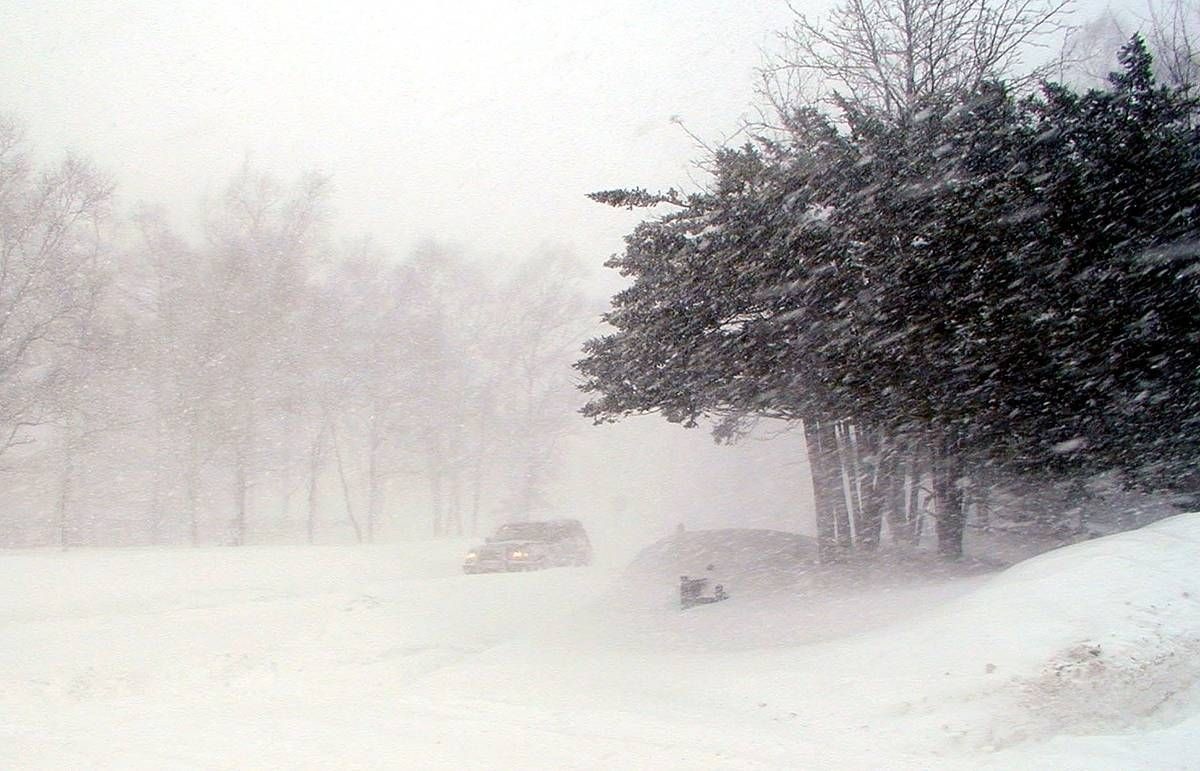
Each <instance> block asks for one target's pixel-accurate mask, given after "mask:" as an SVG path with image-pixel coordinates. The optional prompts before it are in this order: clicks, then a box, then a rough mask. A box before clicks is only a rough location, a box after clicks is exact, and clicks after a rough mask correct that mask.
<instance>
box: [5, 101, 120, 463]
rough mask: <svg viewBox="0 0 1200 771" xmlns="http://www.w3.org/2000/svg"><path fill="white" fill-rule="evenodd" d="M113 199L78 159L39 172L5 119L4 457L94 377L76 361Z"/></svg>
mask: <svg viewBox="0 0 1200 771" xmlns="http://www.w3.org/2000/svg"><path fill="white" fill-rule="evenodd" d="M111 195H112V186H111V185H110V183H109V182H108V181H107V180H105V179H104V178H103V177H102V176H101V175H100V174H98V173H97V172H96V171H95V170H94V169H93V168H92V167H91V165H90V164H88V163H87V162H86V161H82V160H80V159H77V158H68V159H66V160H65V161H63V162H62V163H61V164H60V165H59V166H57V167H56V168H52V169H47V170H45V171H41V172H35V171H34V170H33V168H32V167H31V164H30V163H29V161H28V159H27V157H26V155H25V152H24V147H23V142H22V136H21V131H20V129H19V128H18V126H17V125H16V123H15V122H14V121H12V120H10V119H7V118H0V454H2V453H3V452H5V451H6V450H8V449H10V448H11V447H13V446H14V445H15V444H19V443H22V442H24V441H26V440H27V436H26V434H25V433H24V429H27V428H30V427H32V426H35V425H39V424H42V423H45V422H47V421H48V420H50V419H52V418H53V417H54V416H55V406H56V404H57V402H58V401H59V398H60V396H61V395H62V394H63V393H65V392H66V391H68V390H70V389H71V388H72V387H73V381H74V379H75V378H77V377H79V376H82V375H84V374H85V373H82V372H81V370H80V369H79V368H77V367H75V366H73V361H74V358H75V351H76V350H77V348H78V345H79V340H80V339H81V337H83V336H85V332H86V327H87V325H88V323H89V321H90V319H91V318H92V314H93V311H94V309H95V307H96V303H97V298H98V296H99V293H100V291H101V288H102V287H103V285H104V283H105V281H106V271H105V269H104V265H103V264H102V263H103V259H104V250H105V238H104V233H103V231H104V226H105V223H106V221H107V219H108V214H109V205H110V200H111Z"/></svg>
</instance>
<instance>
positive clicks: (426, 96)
mask: <svg viewBox="0 0 1200 771" xmlns="http://www.w3.org/2000/svg"><path fill="white" fill-rule="evenodd" d="M2 7H4V8H5V11H4V13H3V17H4V29H5V44H4V46H3V53H2V54H0V56H2V57H3V67H2V69H0V107H2V108H3V109H5V110H8V111H10V112H13V113H15V114H16V115H17V116H18V118H19V119H20V120H22V121H23V122H24V124H25V125H26V126H27V128H28V130H29V135H30V138H31V139H32V140H33V141H34V142H35V143H36V145H37V146H38V148H39V150H40V151H42V152H43V153H45V154H46V155H50V154H53V153H58V152H60V151H61V150H63V149H67V148H70V149H73V150H76V151H78V152H80V153H83V154H85V155H88V156H91V157H92V158H94V159H95V160H97V161H98V162H99V163H100V164H101V165H102V166H103V167H104V168H106V169H107V170H109V171H110V172H111V173H112V174H113V175H114V176H115V178H116V179H117V180H118V182H119V185H120V191H121V194H122V200H123V203H124V204H127V205H128V204H131V203H133V202H135V201H137V200H139V199H147V200H150V201H154V202H158V203H162V204H164V205H166V206H168V208H169V209H170V210H171V211H172V212H173V213H174V214H175V215H176V216H177V217H178V218H180V219H183V220H188V219H194V218H195V213H196V208H197V204H196V201H197V199H199V198H200V197H201V196H202V195H204V194H205V193H208V194H213V193H216V192H219V190H220V189H221V186H222V185H223V184H224V181H225V180H226V179H228V177H229V176H230V174H232V172H233V171H234V170H235V169H236V168H237V166H238V165H239V164H240V163H241V162H242V160H243V158H245V157H249V158H250V159H251V161H252V162H253V163H254V164H255V165H257V166H260V167H263V168H266V169H268V170H270V171H272V172H274V173H276V174H278V175H280V176H288V177H290V176H293V175H295V174H296V173H298V172H299V171H301V170H303V169H319V170H321V171H324V172H326V173H328V174H330V175H331V176H332V177H333V180H334V185H335V188H336V190H337V193H336V197H335V208H336V212H337V221H338V223H339V224H340V225H341V230H342V232H344V233H346V234H351V233H357V232H370V233H372V234H373V235H374V236H375V237H376V238H377V239H378V240H379V241H380V242H381V243H382V244H384V245H385V246H387V247H388V248H390V249H391V250H392V251H393V252H395V253H397V254H401V255H402V254H404V253H406V252H407V251H408V250H410V249H411V247H412V246H413V244H414V243H416V242H417V241H419V240H421V239H423V238H426V237H435V238H438V239H441V240H447V241H451V242H456V243H459V244H461V245H463V246H464V247H466V248H467V249H469V250H470V251H471V252H473V253H475V254H478V255H480V256H493V255H504V256H507V257H515V256H519V255H520V254H521V253H523V252H527V251H528V250H531V249H535V248H537V247H538V246H539V245H540V244H543V243H556V244H562V245H566V246H569V247H571V248H573V249H574V250H575V251H576V252H577V253H579V254H580V256H588V255H595V256H596V258H595V259H596V261H597V262H598V261H599V260H600V259H603V257H604V256H606V255H607V254H609V253H611V252H613V251H615V250H617V249H618V248H619V247H620V236H621V235H622V234H623V233H624V232H625V231H626V230H628V228H629V226H630V224H631V223H632V222H633V221H634V215H628V214H624V215H623V214H622V213H620V212H616V211H614V210H608V209H604V208H602V207H600V206H598V205H597V204H593V203H591V202H590V201H588V200H587V199H585V198H584V194H585V193H587V192H589V191H591V190H594V189H599V188H606V187H617V186H623V185H634V184H637V185H645V186H648V187H657V186H669V185H686V184H688V181H689V180H688V175H689V172H690V167H689V159H691V158H694V157H696V155H697V153H696V150H695V146H694V143H693V142H692V140H690V139H689V138H688V137H687V136H686V135H685V134H684V133H683V131H682V130H681V129H680V128H679V127H678V126H676V125H673V124H672V123H671V121H670V119H671V116H673V115H678V116H680V117H681V118H683V119H684V120H685V121H686V122H687V124H688V126H689V127H690V128H691V129H692V130H694V131H696V132H697V133H699V134H702V135H703V136H705V137H706V138H717V139H719V138H720V137H721V136H722V135H724V134H726V133H728V132H730V131H732V130H733V129H734V128H735V127H736V126H737V123H738V120H739V117H740V116H742V115H743V114H746V113H747V110H748V106H749V104H750V102H751V99H752V88H753V79H754V67H755V66H756V65H757V64H758V63H759V62H760V50H761V48H762V46H764V45H768V44H769V43H770V39H771V31H772V30H775V29H779V28H781V27H782V26H783V25H784V24H785V23H786V20H787V18H788V10H787V7H786V5H785V4H784V3H782V2H780V0H738V2H729V1H728V0H726V1H725V2H718V1H704V0H689V1H688V2H646V1H645V0H641V1H626V0H605V2H526V3H512V2H491V3H478V4H475V3H461V2H457V3H456V2H445V3H429V2H423V3H405V2H379V3H370V2H364V3H354V2H294V1H292V2H289V1H281V2H253V1H245V0H244V1H243V2H237V3H200V2H169V3H168V2H147V1H145V0H134V1H121V0H101V1H99V2H95V1H93V0H71V1H70V2H57V3H48V2H8V1H6V2H5V3H4V4H3V6H2ZM589 261H592V260H589Z"/></svg>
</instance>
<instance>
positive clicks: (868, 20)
mask: <svg viewBox="0 0 1200 771" xmlns="http://www.w3.org/2000/svg"><path fill="white" fill-rule="evenodd" d="M1070 4H1071V0H843V2H842V3H841V4H840V5H838V6H836V7H835V8H834V9H833V10H832V11H831V12H829V14H828V16H827V17H826V18H824V19H818V18H815V17H812V16H809V15H807V14H805V13H802V12H801V11H799V10H797V9H796V8H795V7H793V8H792V10H793V13H794V16H795V18H794V21H793V23H792V26H791V29H789V30H786V31H784V32H782V33H780V38H781V40H782V42H783V45H784V51H783V53H781V54H780V55H778V56H777V57H775V58H774V60H773V61H771V62H770V63H769V64H768V65H767V66H766V67H765V68H764V70H763V72H762V76H763V81H762V91H763V94H764V96H766V97H767V98H768V99H769V100H770V102H771V103H772V104H773V106H774V107H775V108H776V111H777V112H778V113H779V114H780V115H782V116H784V117H786V116H787V115H788V113H789V112H790V111H791V110H792V109H794V108H795V106H796V105H800V104H814V103H820V102H825V101H827V100H830V99H832V100H835V101H836V100H844V101H847V102H850V103H853V104H857V105H862V106H869V107H871V108H874V109H877V110H882V111H883V112H885V113H886V114H888V115H893V116H902V115H908V114H911V113H912V112H913V111H915V110H916V109H919V106H920V105H921V104H922V103H924V102H926V101H927V100H929V99H931V98H934V97H937V96H939V95H944V94H949V93H959V92H963V91H969V90H971V89H973V88H975V87H976V86H977V85H979V84H980V83H981V82H982V81H985V80H988V79H994V78H999V77H1009V78H1012V77H1014V76H1020V77H1027V78H1032V77H1036V76H1037V75H1038V74H1039V72H1040V70H1039V69H1038V68H1032V69H1028V70H1024V71H1022V70H1021V67H1022V64H1023V59H1024V57H1025V56H1027V55H1028V53H1029V50H1030V49H1031V48H1033V47H1035V46H1038V45H1042V44H1044V42H1045V41H1046V38H1047V36H1049V35H1051V34H1053V33H1055V32H1059V31H1061V30H1062V29H1063V28H1064V24H1065V15H1066V13H1067V11H1068V9H1069V8H1070Z"/></svg>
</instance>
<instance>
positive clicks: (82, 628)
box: [0, 514, 1200, 769]
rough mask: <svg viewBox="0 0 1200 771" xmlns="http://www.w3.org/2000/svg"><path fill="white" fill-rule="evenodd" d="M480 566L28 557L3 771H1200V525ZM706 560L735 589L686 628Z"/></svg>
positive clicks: (15, 558) (7, 659) (1, 626)
mask: <svg viewBox="0 0 1200 771" xmlns="http://www.w3.org/2000/svg"><path fill="white" fill-rule="evenodd" d="M461 553H462V544H444V543H443V544H408V545H404V546H394V547H371V548H350V547H321V548H255V549H206V550H159V551H155V550H135V551H100V552H69V553H66V554H63V553H59V552H30V553H4V554H0V766H3V767H14V768H15V767H20V768H38V767H43V768H59V767H120V768H129V767H147V768H151V767H163V766H170V767H297V766H299V767H314V766H331V765H336V766H339V767H359V768H372V767H405V766H407V767H433V768H437V767H461V766H463V765H472V766H478V767H504V766H511V767H522V768H572V767H574V768H610V767H614V766H622V767H638V768H697V769H700V768H703V769H710V768H830V767H836V768H879V767H888V768H910V767H911V768H943V767H944V768H964V767H969V768H975V767H985V766H990V767H997V768H1026V767H1047V766H1052V767H1060V768H1088V769H1096V768H1100V769H1132V768H1187V767H1189V766H1190V767H1195V766H1194V763H1195V758H1197V757H1200V685H1197V683H1198V677H1200V668H1198V665H1197V662H1198V661H1200V604H1198V598H1200V570H1198V569H1197V564H1196V557H1197V555H1200V514H1190V515H1184V516H1179V517H1175V518H1173V519H1170V520H1166V521H1163V522H1161V523H1158V524H1156V525H1153V526H1151V527H1148V528H1145V529H1143V530H1139V531H1135V532H1130V533H1124V534H1121V535H1115V536H1111V537H1108V538H1103V539H1098V540H1095V541H1091V542H1088V543H1083V544H1078V545H1075V546H1071V547H1067V548H1064V549H1061V550H1058V551H1056V552H1053V553H1049V554H1046V555H1043V556H1041V557H1038V558H1036V559H1033V560H1029V561H1027V562H1025V563H1022V564H1020V565H1017V566H1016V567H1014V568H1012V569H1009V570H1007V571H1004V572H1003V573H998V574H991V575H984V574H980V573H978V572H977V571H973V570H971V569H969V568H968V569H963V568H961V567H960V568H955V569H954V570H951V571H948V572H942V573H940V574H937V573H935V574H933V575H930V574H928V573H926V572H924V571H923V570H918V569H916V568H919V567H922V566H909V567H912V568H913V569H907V568H903V566H900V567H901V568H903V569H899V570H896V569H895V568H896V567H897V566H896V565H892V566H891V567H892V568H893V570H891V571H889V572H886V573H885V572H882V571H879V570H873V569H867V568H866V567H865V566H863V565H849V566H844V567H839V568H836V569H831V568H817V567H815V566H814V564H813V562H812V547H811V542H809V541H807V539H803V538H801V537H799V536H792V535H790V534H780V533H773V532H770V531H740V532H732V533H731V532H725V533H708V534H706V533H686V534H683V535H682V537H678V536H677V537H673V539H668V541H666V542H662V543H659V544H655V545H653V546H651V547H649V548H648V549H647V550H646V551H644V552H643V553H642V554H641V555H640V556H639V557H638V558H637V560H635V562H634V564H633V565H632V566H631V567H630V569H629V570H628V571H625V572H622V573H613V572H607V571H605V570H603V569H600V568H590V569H561V570H552V571H544V572H540V573H530V574H513V575H507V574H501V575H486V576H463V575H461V573H460V570H459V569H460V562H459V561H460V559H461ZM693 561H703V562H704V563H705V565H704V567H706V566H707V564H708V562H713V563H714V571H713V572H714V573H717V572H722V571H723V573H724V575H723V576H722V578H723V580H726V581H727V582H728V584H729V585H730V587H731V594H732V599H730V600H729V601H727V602H722V603H718V604H715V605H707V606H702V607H698V608H693V609H691V610H688V611H680V609H679V608H678V594H677V591H678V575H677V573H679V572H680V571H681V570H682V572H691V571H692V569H693V568H692V566H691V563H692V562H693ZM957 573H964V574H963V575H958V574H957Z"/></svg>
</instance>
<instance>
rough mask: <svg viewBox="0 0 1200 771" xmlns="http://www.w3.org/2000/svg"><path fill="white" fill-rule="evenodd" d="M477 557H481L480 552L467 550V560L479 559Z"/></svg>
mask: <svg viewBox="0 0 1200 771" xmlns="http://www.w3.org/2000/svg"><path fill="white" fill-rule="evenodd" d="M477 559H479V555H478V554H476V553H475V552H473V551H469V552H467V557H466V560H465V561H466V562H474V561H475V560H477Z"/></svg>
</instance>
